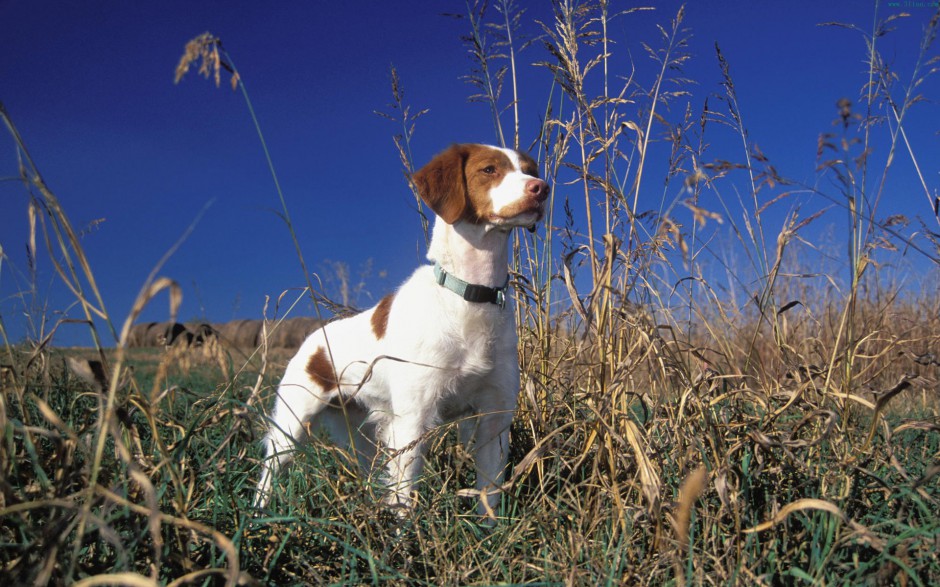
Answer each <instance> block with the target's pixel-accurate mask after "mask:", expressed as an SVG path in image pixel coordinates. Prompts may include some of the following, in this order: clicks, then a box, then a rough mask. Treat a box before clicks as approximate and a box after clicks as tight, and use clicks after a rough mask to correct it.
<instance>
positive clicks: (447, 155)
mask: <svg viewBox="0 0 940 587" xmlns="http://www.w3.org/2000/svg"><path fill="white" fill-rule="evenodd" d="M467 151H468V149H467V147H466V146H465V145H452V146H451V147H450V148H448V149H447V150H446V151H444V152H443V153H440V154H438V155H436V156H435V157H434V158H433V159H431V161H430V163H428V164H427V165H425V166H424V167H422V168H421V169H419V170H418V171H416V172H415V174H414V177H413V178H412V179H413V180H414V183H415V187H416V188H417V189H418V195H420V196H421V199H422V200H424V203H425V204H427V205H428V207H429V208H431V210H434V213H435V214H437V215H438V216H440V217H441V218H443V219H444V222H447V223H448V224H453V223H454V222H457V220H458V219H460V217H461V216H462V215H463V213H464V210H465V209H466V208H467V184H466V180H465V178H464V161H465V160H466V157H467Z"/></svg>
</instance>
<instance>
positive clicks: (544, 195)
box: [525, 179, 548, 202]
mask: <svg viewBox="0 0 940 587" xmlns="http://www.w3.org/2000/svg"><path fill="white" fill-rule="evenodd" d="M525 191H526V193H528V194H530V195H532V197H534V198H535V199H536V200H537V201H539V202H544V201H545V200H547V199H548V184H547V183H545V182H544V181H542V180H541V179H530V180H529V181H527V182H526V184H525Z"/></svg>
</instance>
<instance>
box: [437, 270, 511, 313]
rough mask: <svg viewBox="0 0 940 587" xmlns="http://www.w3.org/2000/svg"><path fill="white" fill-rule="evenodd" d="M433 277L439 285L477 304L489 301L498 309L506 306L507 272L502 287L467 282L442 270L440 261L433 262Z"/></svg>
mask: <svg viewBox="0 0 940 587" xmlns="http://www.w3.org/2000/svg"><path fill="white" fill-rule="evenodd" d="M434 277H435V279H437V284H438V285H439V286H441V287H444V288H447V289H449V290H450V291H452V292H454V293H455V294H457V295H458V296H460V297H462V298H463V299H465V300H467V301H468V302H474V303H477V304H482V303H486V302H489V303H491V304H496V305H497V306H499V307H500V309H502V308H505V307H506V290H507V289H508V288H509V275H508V274H507V275H506V283H505V284H504V285H503V287H487V286H485V285H477V284H475V283H467V282H466V281H464V280H462V279H459V278H457V277H454V276H453V275H451V274H450V273H448V272H446V271H444V268H443V267H441V264H440V263H435V264H434Z"/></svg>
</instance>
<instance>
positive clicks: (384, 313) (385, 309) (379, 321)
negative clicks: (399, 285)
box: [372, 294, 395, 340]
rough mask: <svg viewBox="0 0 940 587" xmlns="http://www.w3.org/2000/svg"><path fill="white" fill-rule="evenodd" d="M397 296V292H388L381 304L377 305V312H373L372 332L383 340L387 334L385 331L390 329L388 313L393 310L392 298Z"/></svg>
mask: <svg viewBox="0 0 940 587" xmlns="http://www.w3.org/2000/svg"><path fill="white" fill-rule="evenodd" d="M394 298H395V294H388V295H387V296H385V297H384V298H382V300H381V301H380V302H379V305H377V306H376V307H375V312H373V313H372V332H374V333H375V338H376V339H378V340H382V338H383V337H384V336H385V331H386V330H387V329H388V314H389V312H391V311H392V300H393V299H394Z"/></svg>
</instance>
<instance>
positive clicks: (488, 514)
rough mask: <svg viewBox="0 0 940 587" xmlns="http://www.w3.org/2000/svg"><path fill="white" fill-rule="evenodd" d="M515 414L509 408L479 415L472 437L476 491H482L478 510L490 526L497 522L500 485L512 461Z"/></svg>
mask: <svg viewBox="0 0 940 587" xmlns="http://www.w3.org/2000/svg"><path fill="white" fill-rule="evenodd" d="M512 415H513V410H512V408H510V407H508V406H506V409H502V410H498V411H492V412H489V413H483V414H480V415H479V416H477V423H476V427H475V428H476V430H475V432H474V435H473V436H474V437H473V440H472V446H473V453H474V460H475V461H476V473H477V481H476V488H477V490H478V491H479V492H480V497H479V499H480V501H479V503H477V511H478V512H479V514H480V516H481V517H482V518H483V520H484V521H485V522H486V523H487V524H490V525H492V524H493V523H495V522H496V508H497V506H498V505H499V498H500V494H501V490H500V486H501V485H502V483H503V476H504V474H505V472H506V461H507V460H508V458H509V427H510V425H511V424H512Z"/></svg>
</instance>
